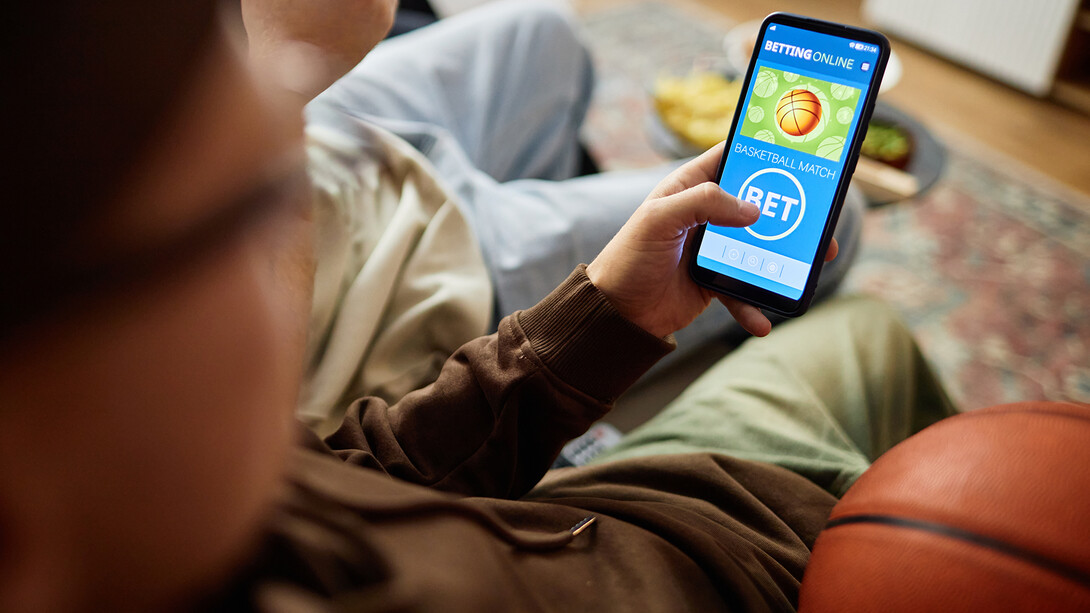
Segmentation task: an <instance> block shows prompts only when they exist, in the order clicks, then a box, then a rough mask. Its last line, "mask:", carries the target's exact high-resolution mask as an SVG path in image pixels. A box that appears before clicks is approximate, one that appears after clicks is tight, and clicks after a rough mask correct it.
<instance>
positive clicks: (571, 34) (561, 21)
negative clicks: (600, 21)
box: [496, 0, 590, 67]
mask: <svg viewBox="0 0 1090 613" xmlns="http://www.w3.org/2000/svg"><path fill="white" fill-rule="evenodd" d="M496 10H497V11H500V10H502V11H504V13H502V14H500V13H497V17H498V18H500V19H503V20H504V21H506V22H507V23H508V24H509V27H512V28H515V29H518V30H523V29H525V31H526V32H527V33H529V35H530V36H531V37H532V40H531V41H529V42H530V46H531V48H533V49H535V50H539V51H540V53H539V55H540V56H541V57H542V58H543V59H549V60H553V61H556V60H557V54H570V53H574V54H575V55H576V59H577V61H578V62H585V63H586V64H587V66H588V67H589V65H590V62H589V59H590V54H589V52H588V51H587V48H586V46H585V45H584V44H583V42H582V41H581V40H580V39H579V36H578V35H577V34H576V25H575V24H576V21H575V13H574V12H573V11H572V10H571V9H570V8H568V7H567V4H566V3H564V2H560V1H559V0H509V1H508V2H503V3H500V4H499V5H496Z"/></svg>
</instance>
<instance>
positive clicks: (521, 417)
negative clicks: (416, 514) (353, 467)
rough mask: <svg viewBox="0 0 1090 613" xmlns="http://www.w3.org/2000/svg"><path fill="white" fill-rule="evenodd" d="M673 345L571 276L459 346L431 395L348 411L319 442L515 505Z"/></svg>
mask: <svg viewBox="0 0 1090 613" xmlns="http://www.w3.org/2000/svg"><path fill="white" fill-rule="evenodd" d="M672 347H673V346H672V344H670V343H668V342H666V341H663V340H661V339H658V338H655V337H653V336H651V335H649V334H647V333H646V332H644V331H643V330H641V329H639V328H638V327H636V326H635V325H634V324H632V323H631V322H629V321H628V320H626V319H624V318H623V317H621V316H620V315H619V314H618V313H617V311H616V310H615V309H614V308H613V307H612V306H611V305H610V304H609V302H608V301H607V300H606V299H605V297H604V296H603V295H602V294H601V293H600V292H599V291H598V290H597V289H596V288H595V287H594V286H593V285H592V284H591V283H590V281H589V280H588V279H587V277H586V275H585V273H584V272H583V271H582V270H578V271H577V272H576V273H574V274H573V275H572V276H571V277H570V278H569V279H568V280H567V281H566V282H565V283H564V284H563V285H562V286H561V287H560V288H558V289H557V290H556V291H554V292H553V293H552V294H550V296H549V297H548V298H546V299H545V300H543V301H542V302H541V303H540V304H538V305H537V306H535V307H533V308H532V309H528V310H527V311H523V312H522V313H519V314H518V315H517V316H510V317H507V318H505V319H504V320H503V322H501V325H500V329H499V331H498V332H497V333H496V334H493V335H491V336H488V337H484V338H480V339H477V340H475V341H472V342H470V343H467V344H466V345H465V346H463V347H462V348H461V349H460V350H459V351H458V352H457V353H456V354H455V355H454V356H452V357H451V358H450V359H449V360H448V361H447V363H446V364H445V365H444V368H443V370H442V373H441V374H440V376H439V379H438V380H437V381H436V382H435V383H434V384H432V385H431V386H428V387H427V388H424V389H423V390H418V391H416V392H413V393H412V394H409V395H408V396H406V397H405V398H404V399H403V400H402V401H401V402H399V403H397V404H395V405H392V406H387V405H385V404H384V403H382V402H381V401H380V400H376V399H365V400H361V401H359V402H358V403H356V405H354V406H353V407H352V409H351V410H350V411H349V413H348V415H347V416H346V419H345V422H344V424H343V425H342V427H341V429H340V430H338V431H337V432H336V433H335V434H333V435H332V436H331V437H329V438H328V439H327V441H326V443H327V444H328V445H329V446H330V447H331V448H332V449H334V450H335V451H336V452H337V454H338V455H340V456H341V457H342V458H343V459H345V460H346V461H350V462H353V463H357V464H361V465H366V466H370V467H372V468H376V469H381V470H384V471H386V472H388V473H390V474H391V475H393V476H395V477H398V478H400V479H404V480H408V481H412V482H417V483H423V484H427V485H431V486H434V487H437V488H440V489H444V490H448V491H456V492H461V493H465V494H472V495H488V496H499V497H517V496H520V495H521V494H523V493H525V492H526V491H528V490H529V488H531V487H532V486H533V485H534V484H535V483H537V481H538V480H539V479H540V478H541V476H542V475H543V474H544V473H545V471H546V470H548V468H549V466H550V465H551V463H552V461H553V459H554V458H555V457H556V454H557V453H558V452H559V450H560V448H561V447H562V446H563V445H564V443H566V442H567V441H568V440H570V439H571V438H573V437H575V436H577V435H579V434H581V433H582V432H584V431H585V430H586V429H587V427H589V426H590V424H591V423H593V422H594V421H595V420H597V419H599V418H601V416H602V415H603V414H604V413H605V412H606V411H608V410H609V408H610V406H611V405H612V402H613V400H614V399H615V398H616V397H617V396H618V395H619V394H620V393H621V392H623V391H624V390H625V389H626V388H627V387H628V386H629V385H631V384H632V383H633V382H634V381H635V380H636V379H637V378H638V377H639V376H640V375H641V374H642V373H643V372H645V371H646V369H647V368H649V367H650V366H651V365H652V364H654V363H655V362H656V361H657V360H658V359H659V358H660V357H661V356H662V355H664V354H665V353H667V352H668V351H670V350H671V349H672Z"/></svg>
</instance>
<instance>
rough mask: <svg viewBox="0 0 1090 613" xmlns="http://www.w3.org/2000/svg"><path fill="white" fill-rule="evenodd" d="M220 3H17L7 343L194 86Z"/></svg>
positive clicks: (2, 308)
mask: <svg viewBox="0 0 1090 613" xmlns="http://www.w3.org/2000/svg"><path fill="white" fill-rule="evenodd" d="M217 4H218V3H217V2H216V1H215V0H151V1H149V0H97V1H96V0H84V1H82V2H73V1H65V0H61V1H59V2H26V1H20V2H16V3H13V4H12V5H11V6H9V7H8V9H7V11H8V16H7V17H6V18H5V20H4V21H5V28H4V30H5V32H4V35H3V43H2V47H0V57H2V58H3V60H2V61H3V62H4V68H3V70H2V74H3V81H2V82H3V89H4V95H3V103H2V107H3V111H4V112H3V121H4V124H5V127H4V130H3V134H4V135H5V136H6V138H5V139H4V141H3V146H4V147H5V149H6V153H7V155H6V156H5V162H4V163H3V164H2V165H0V167H2V168H3V170H0V173H2V174H0V177H2V182H0V189H3V190H4V193H3V204H2V205H0V206H2V211H3V212H2V215H3V217H2V219H0V339H3V338H4V337H5V336H6V333H7V332H8V331H9V330H10V328H11V327H13V326H18V325H19V324H20V323H21V320H22V319H24V318H26V316H27V315H33V313H26V312H25V311H27V310H31V311H35V310H40V309H41V308H44V307H43V306H42V305H40V304H38V303H37V298H36V296H38V294H40V293H41V292H42V291H43V289H47V288H48V287H49V286H50V284H51V283H53V282H55V281H56V280H57V279H58V278H60V277H63V274H64V273H65V272H66V270H67V269H68V267H71V266H72V265H73V264H76V263H75V262H71V260H72V259H74V258H79V257H84V256H88V255H92V254H80V246H81V242H82V241H81V240H80V238H81V229H83V228H85V227H86V226H87V225H88V223H89V222H91V221H93V220H94V219H95V218H96V217H97V216H100V215H101V214H102V209H103V207H104V206H106V205H107V204H108V203H109V202H111V199H112V198H114V197H115V195H116V194H117V191H118V189H119V188H120V183H121V181H122V180H123V179H124V177H125V175H126V173H127V172H129V171H130V170H131V168H132V167H133V165H134V163H135V162H136V161H137V160H139V159H140V157H141V156H142V154H143V153H144V152H145V151H146V149H147V147H148V146H149V143H150V142H151V141H152V140H153V139H154V136H155V132H156V129H157V128H158V127H159V126H160V124H161V123H162V121H161V120H162V119H163V118H164V117H165V116H167V115H168V114H169V113H170V111H171V110H172V106H173V105H172V103H173V102H174V101H175V100H177V99H178V98H179V97H180V92H181V91H182V90H183V89H184V88H185V87H187V86H188V85H189V83H190V81H191V80H192V77H193V75H192V73H193V71H194V68H195V66H196V64H197V60H198V59H199V58H200V57H201V55H202V52H203V51H204V49H205V48H207V47H208V40H209V36H210V34H211V32H213V31H214V27H215V23H216V11H217Z"/></svg>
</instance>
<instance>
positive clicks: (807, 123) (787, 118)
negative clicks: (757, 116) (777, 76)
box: [776, 89, 821, 136]
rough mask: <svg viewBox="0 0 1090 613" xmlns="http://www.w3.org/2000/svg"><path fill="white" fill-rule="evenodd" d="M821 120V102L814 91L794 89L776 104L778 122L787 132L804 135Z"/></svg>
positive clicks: (793, 134) (792, 134)
mask: <svg viewBox="0 0 1090 613" xmlns="http://www.w3.org/2000/svg"><path fill="white" fill-rule="evenodd" d="M820 121H821V102H819V101H818V97H817V96H816V95H814V92H811V91H808V90H805V89H793V90H791V91H789V92H787V93H786V94H784V95H783V96H781V97H780V101H779V102H778V103H777V104H776V123H777V124H779V126H780V129H781V130H783V131H784V133H785V134H790V135H791V136H804V135H806V134H809V133H810V132H812V131H813V130H814V128H816V127H817V125H818V122H820Z"/></svg>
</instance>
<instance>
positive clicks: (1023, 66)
mask: <svg viewBox="0 0 1090 613" xmlns="http://www.w3.org/2000/svg"><path fill="white" fill-rule="evenodd" d="M1078 5H1079V0H1033V1H1030V0H865V1H864V3H863V15H864V17H865V18H866V19H867V20H868V21H870V22H871V23H873V24H874V25H875V26H877V27H878V28H879V29H881V30H884V31H885V32H887V33H889V34H893V35H895V36H898V37H901V38H903V39H905V40H907V41H910V42H913V43H915V44H918V45H920V46H921V47H925V48H927V49H930V50H931V51H934V52H936V53H938V54H940V55H945V56H947V57H949V58H950V59H952V60H954V61H957V62H960V63H962V64H964V65H966V66H968V67H970V68H973V69H975V70H977V71H979V72H981V73H984V74H986V75H988V76H991V77H994V78H996V79H999V80H1000V81H1003V82H1005V83H1008V84H1010V85H1013V86H1014V87H1017V88H1019V89H1022V90H1025V91H1027V92H1029V93H1031V94H1036V95H1038V96H1043V95H1046V94H1048V92H1049V90H1050V89H1051V88H1052V80H1053V77H1055V75H1056V68H1057V66H1058V64H1059V62H1060V54H1061V53H1062V51H1063V48H1064V43H1065V42H1066V39H1067V36H1068V33H1069V32H1070V30H1071V24H1072V23H1073V21H1074V18H1075V12H1076V10H1078Z"/></svg>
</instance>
